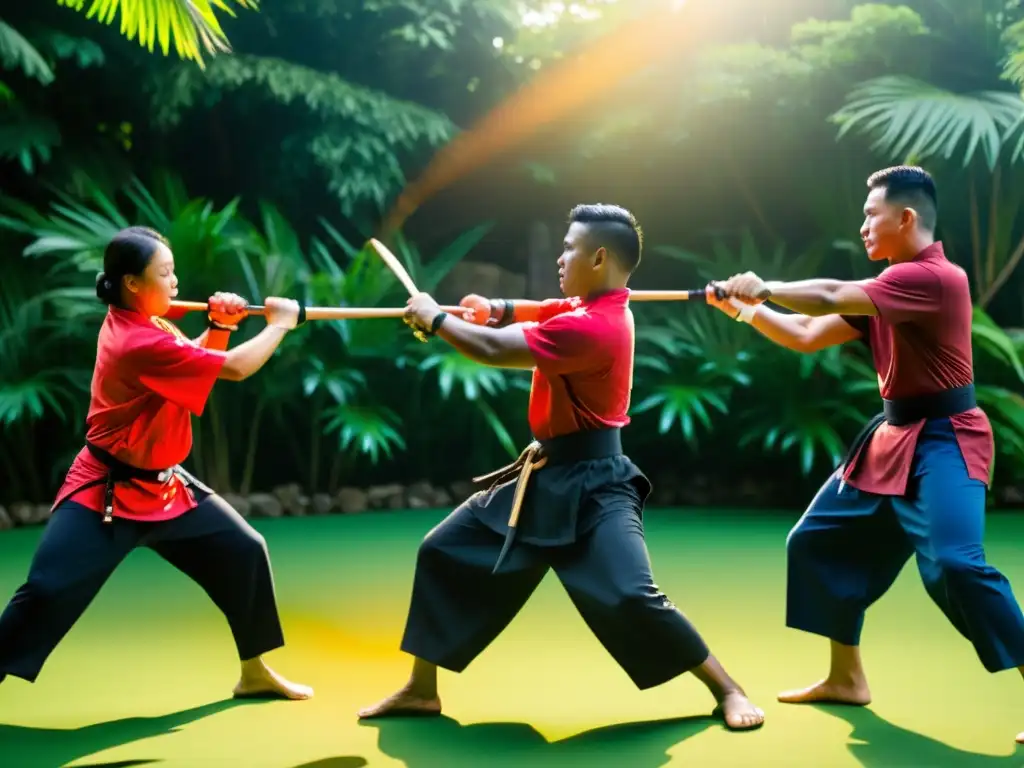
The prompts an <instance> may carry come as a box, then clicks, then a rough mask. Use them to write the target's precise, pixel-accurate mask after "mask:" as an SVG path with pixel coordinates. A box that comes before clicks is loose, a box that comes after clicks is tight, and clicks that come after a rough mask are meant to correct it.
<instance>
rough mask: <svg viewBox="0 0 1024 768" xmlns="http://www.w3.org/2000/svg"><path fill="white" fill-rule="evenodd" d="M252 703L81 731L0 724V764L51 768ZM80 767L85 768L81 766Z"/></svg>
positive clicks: (93, 767)
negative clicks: (0, 756) (1, 756)
mask: <svg viewBox="0 0 1024 768" xmlns="http://www.w3.org/2000/svg"><path fill="white" fill-rule="evenodd" d="M255 705H256V704H255V703H254V702H246V701H240V700H236V699H224V700H222V701H214V702H211V703H209V704H203V705H202V706H199V707H193V708H192V709H185V710H182V711H180V712H172V713H170V714H167V715H160V716H159V717H126V718H124V719H122V720H111V721H110V722H107V723H95V724H93V725H85V726H82V727H81V728H66V729H64V728H32V727H28V726H20V725H5V724H0V755H3V758H2V760H0V763H2V764H3V765H10V766H17V767H18V768H55V767H56V766H62V765H67V764H68V763H72V762H75V761H77V760H81V759H83V758H86V757H88V756H89V755H94V754H97V753H99V752H103V751H105V750H108V749H113V748H114V747H119V746H122V745H124V744H130V743H131V742H133V741H140V740H142V739H149V738H153V737H154V736H162V735H164V734H168V733H173V732H175V731H176V730H178V729H179V728H181V727H182V726H185V725H188V724H189V723H192V722H195V721H196V720H201V719H203V718H204V717H209V716H210V715H215V714H217V713H218V712H223V711H225V710H227V709H231V708H233V707H236V706H255ZM159 762H161V761H160V760H156V759H133V760H119V761H114V762H104V763H92V764H90V765H89V766H88V768H129V767H130V766H138V765H150V764H154V763H159ZM83 768H86V767H85V766H83Z"/></svg>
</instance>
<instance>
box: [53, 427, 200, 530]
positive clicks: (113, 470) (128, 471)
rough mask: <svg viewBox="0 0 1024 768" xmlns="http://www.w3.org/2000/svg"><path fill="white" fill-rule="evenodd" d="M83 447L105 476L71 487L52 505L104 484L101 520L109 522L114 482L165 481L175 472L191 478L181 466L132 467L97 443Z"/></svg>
mask: <svg viewBox="0 0 1024 768" xmlns="http://www.w3.org/2000/svg"><path fill="white" fill-rule="evenodd" d="M85 447H86V448H88V449H89V453H91V454H92V455H93V457H94V458H95V459H96V460H97V461H99V462H100V463H101V464H103V466H105V467H106V468H107V469H108V470H109V472H107V474H106V476H105V477H103V478H100V479H99V480H93V481H90V482H88V483H85V484H84V485H80V486H78V487H77V488H73V489H72V490H70V491H68V492H67V493H66V494H64V496H63V497H61V498H60V499H58V500H57V502H56V504H54V507H57V506H59V505H60V504H61V503H62V502H63V501H64V500H65V499H67V498H68V497H70V496H72V495H74V494H76V493H78V492H79V491H84V490H85V489H86V488H92V487H94V486H97V485H105V486H106V488H105V492H104V498H103V522H104V523H110V522H111V521H112V520H113V519H114V484H115V483H123V482H126V481H128V480H143V481H145V482H149V483H166V482H167V481H168V480H170V479H171V475H174V474H177V475H179V476H181V477H182V479H183V480H184V481H185V482H186V483H188V482H189V481H191V480H192V477H191V475H189V474H188V473H186V472H185V471H184V470H183V469H182V468H181V467H177V466H175V467H171V468H170V469H140V468H139V467H133V466H132V465H131V464H125V463H124V462H123V461H121V460H120V459H118V458H115V457H114V456H113V455H111V454H110V453H107V451H105V450H103V449H102V448H100V447H99V446H97V445H94V444H93V443H90V442H89V441H88V440H87V441H86V442H85Z"/></svg>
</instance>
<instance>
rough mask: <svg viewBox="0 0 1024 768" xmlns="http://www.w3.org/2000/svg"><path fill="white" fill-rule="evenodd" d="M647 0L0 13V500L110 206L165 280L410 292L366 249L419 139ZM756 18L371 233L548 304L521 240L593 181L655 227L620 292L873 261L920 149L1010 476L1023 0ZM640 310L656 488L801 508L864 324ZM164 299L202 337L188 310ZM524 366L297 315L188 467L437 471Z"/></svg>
mask: <svg viewBox="0 0 1024 768" xmlns="http://www.w3.org/2000/svg"><path fill="white" fill-rule="evenodd" d="M744 2H745V0H744ZM727 4H728V3H727V2H724V4H723V7H724V6H725V5H727ZM666 5H667V3H664V2H660V0H643V2H640V1H639V0H638V1H637V2H632V0H631V2H628V3H627V2H624V0H618V1H617V2H616V1H615V0H585V1H583V0H581V2H579V3H574V4H563V3H550V2H546V0H530V2H519V3H510V2H506V1H505V0H443V1H442V2H426V1H425V0H375V2H372V3H369V2H355V1H352V2H349V1H348V0H345V1H343V2H333V1H331V2H327V1H326V0H282V1H281V2H276V3H273V4H266V3H257V2H255V1H254V0H145V2H143V1H142V0H134V1H133V0H119V1H118V2H114V1H113V0H88V2H86V0H56V2H54V3H49V4H36V3H27V4H13V5H11V7H10V8H5V10H4V11H3V17H2V18H0V167H2V175H0V193H2V196H0V246H2V247H3V253H4V256H3V259H4V276H5V279H4V281H3V282H2V283H0V359H2V360H3V362H4V365H3V366H2V368H0V472H2V473H3V476H4V477H5V478H10V481H9V482H7V483H6V484H4V485H3V486H2V487H0V503H6V502H8V501H12V500H16V499H31V500H33V501H41V502H45V501H47V500H48V499H49V496H50V494H51V493H52V490H53V489H54V487H55V485H56V484H57V483H59V481H60V479H61V476H62V474H63V472H64V470H65V468H66V466H67V463H68V461H69V460H70V457H71V456H72V455H73V454H74V453H75V452H76V451H77V450H78V448H79V447H80V445H81V440H82V425H83V419H84V409H85V406H86V404H87V402H88V399H87V392H88V387H89V380H90V372H91V366H92V363H93V353H94V348H95V347H94V344H95V335H96V332H97V329H98V327H99V323H100V322H101V321H102V307H100V306H99V305H98V304H97V302H96V301H95V297H94V294H93V290H92V285H93V278H94V275H95V272H96V271H97V270H98V269H99V268H100V264H101V263H102V253H103V248H104V245H105V243H106V242H107V240H109V238H110V236H111V235H112V234H113V233H114V232H116V231H117V230H118V229H120V228H122V227H124V226H128V225H132V224H145V225H149V226H152V227H154V228H156V229H158V230H160V231H161V232H163V233H164V234H166V235H167V236H168V237H169V239H170V241H171V243H172V246H173V250H174V253H175V258H176V261H177V265H178V272H179V274H180V276H181V279H182V293H183V296H184V297H187V298H195V299H201V298H203V297H204V296H207V295H209V294H210V293H212V292H214V291H216V290H231V291H236V292H238V293H241V294H243V295H245V296H247V297H248V298H250V300H252V301H254V302H259V301H262V300H263V299H264V298H265V297H266V296H268V295H289V296H296V297H302V298H303V299H304V300H306V301H307V302H310V303H313V304H322V305H340V306H400V305H401V304H402V303H404V301H405V294H404V292H403V289H402V287H401V286H400V285H399V284H398V283H397V281H396V280H394V278H393V277H392V276H391V274H390V272H388V271H387V269H386V268H385V267H383V265H382V264H381V263H380V261H379V259H377V258H376V257H374V256H373V254H372V253H371V252H370V251H369V250H367V249H364V248H363V243H365V242H366V240H367V239H368V238H369V237H370V236H374V235H375V234H377V233H378V227H379V225H380V222H381V221H382V220H384V219H385V218H386V216H387V214H388V213H389V212H391V207H392V206H393V205H394V204H395V200H396V198H397V197H398V195H399V193H400V192H401V191H402V190H403V189H404V188H405V187H406V186H407V185H408V184H409V183H410V181H412V180H414V179H415V177H416V176H418V174H420V173H421V172H422V171H423V169H424V168H425V167H426V165H427V163H428V162H429V161H430V159H431V157H432V156H433V155H434V153H436V152H437V151H438V150H439V149H441V148H443V147H445V146H449V145H450V143H451V142H452V140H453V139H454V138H456V137H457V136H458V135H459V134H460V133H461V132H463V131H465V130H466V129H469V128H471V127H472V126H473V125H474V124H476V123H477V121H479V120H480V119H481V118H482V117H483V116H484V115H485V114H487V113H488V111H489V110H491V109H492V108H494V107H495V106H497V105H499V104H501V103H502V101H503V100H504V99H505V98H506V97H508V96H509V95H510V94H512V93H514V92H515V91H516V89H517V88H519V87H520V86H522V85H524V84H526V83H529V82H532V81H534V80H536V79H538V78H543V77H545V76H546V73H547V72H548V71H549V70H552V69H555V68H557V67H559V66H560V64H561V63H563V62H564V61H566V60H567V59H570V58H572V57H573V56H574V55H575V53H576V52H578V51H580V50H582V48H583V47H584V46H592V47H591V48H590V50H596V51H600V50H614V49H615V46H616V44H617V43H616V41H617V38H616V37H615V34H616V32H617V31H618V30H620V29H621V28H622V25H623V24H624V23H625V22H627V21H629V20H630V19H632V18H633V17H635V16H637V15H639V14H644V13H661V12H665V9H664V6H666ZM749 5H750V4H749V3H747V6H749ZM766 7H767V6H766ZM759 14H760V11H758V12H756V13H742V14H737V13H726V14H723V15H722V16H721V18H720V19H718V20H717V21H716V25H717V26H716V28H715V29H714V30H713V33H712V34H710V35H709V37H708V40H709V41H708V42H705V43H704V44H702V45H700V46H698V47H696V48H694V49H693V50H682V51H679V52H678V55H674V56H673V57H672V58H671V59H668V60H662V62H661V63H659V64H657V65H654V64H652V65H651V66H649V67H647V68H645V69H642V70H641V71H639V72H638V73H637V74H636V75H634V76H632V77H631V78H629V79H627V80H626V82H624V83H621V84H611V83H610V84H609V85H608V86H607V87H606V88H604V89H598V90H601V97H600V101H599V102H588V103H585V104H584V103H581V104H580V105H579V106H578V108H576V111H575V112H574V114H573V115H571V116H570V118H569V119H565V120H562V121H561V122H560V123H557V124H551V125H550V126H548V127H547V128H544V129H541V130H540V131H538V132H535V133H533V134H532V135H529V136H524V137H522V138H521V139H520V140H519V141H518V143H515V144H512V145H509V146H508V147H506V148H505V150H506V151H505V153H504V154H503V155H502V156H500V157H497V158H496V159H493V160H491V161H490V162H489V164H488V165H487V166H486V167H477V166H473V167H469V164H467V166H466V167H465V168H463V169H462V172H463V175H462V176H461V177H460V178H459V179H458V180H457V183H455V184H453V185H451V187H450V188H449V190H447V191H446V192H445V193H444V194H441V195H438V196H436V197H435V198H434V199H431V200H428V201H426V204H425V206H424V208H423V209H422V210H418V211H415V212H414V213H413V215H412V216H411V217H410V218H408V220H407V222H406V224H405V228H404V229H403V230H402V231H399V232H397V233H393V234H391V235H389V238H390V239H389V242H390V244H391V246H392V248H393V250H394V251H395V252H396V253H397V254H398V255H399V257H400V258H401V259H402V260H403V261H404V262H405V264H406V266H407V268H408V269H409V272H410V274H411V275H412V276H413V279H414V281H415V282H416V283H417V285H418V286H420V287H421V288H422V289H424V290H428V291H432V292H435V293H436V294H437V295H438V296H439V298H442V299H443V300H444V301H446V302H449V301H456V300H457V299H458V298H459V295H460V293H464V292H466V291H467V290H477V286H476V285H475V284H473V285H468V284H467V278H466V275H468V274H475V275H477V276H478V278H477V279H478V280H479V279H482V278H480V277H479V276H480V275H492V276H496V277H494V279H493V280H492V284H493V285H495V286H496V285H498V284H502V285H504V283H501V281H502V280H505V279H506V277H501V276H502V275H505V276H507V275H509V274H513V275H516V274H518V275H519V276H520V277H522V276H524V275H525V276H526V277H527V278H528V281H527V283H528V285H529V286H530V288H529V289H528V290H527V293H528V294H529V297H530V298H542V297H544V296H545V295H548V294H549V293H550V292H552V291H553V290H554V288H555V286H554V285H551V284H550V283H545V282H544V277H543V275H544V274H546V272H545V267H546V266H549V265H547V264H545V263H546V262H550V261H551V260H552V259H553V258H554V254H553V253H547V252H540V251H538V246H537V245H536V243H535V242H534V241H535V239H536V238H535V234H536V232H538V231H541V232H544V231H546V232H548V233H549V234H550V237H551V238H554V242H557V239H558V238H560V237H561V232H560V231H559V230H560V228H561V227H563V226H564V223H563V218H562V217H563V212H564V210H565V209H566V208H567V207H569V205H571V204H572V203H575V202H578V201H579V200H596V199H614V200H616V201H619V202H622V203H623V204H625V205H628V206H630V207H632V208H634V210H636V211H637V212H638V213H639V214H640V217H641V220H642V222H643V224H644V228H645V230H646V233H647V243H648V245H647V249H646V251H645V257H644V263H643V265H642V267H641V269H640V270H639V271H638V273H637V275H636V278H635V287H638V288H645V287H665V286H669V285H673V286H686V287H692V286H696V285H703V284H704V283H705V282H706V281H707V280H709V279H713V278H717V277H722V276H727V275H729V274H732V273H734V272H738V271H742V270H748V269H749V270H753V271H756V272H758V273H759V274H763V275H765V276H766V277H770V278H774V279H786V278H796V279H799V278H804V277H811V276H817V275H827V276H834V277H846V278H854V277H856V278H861V277H867V276H869V275H871V274H873V269H874V268H873V267H872V265H870V264H869V263H868V262H867V261H866V259H864V258H863V253H862V250H861V249H860V244H859V242H858V239H857V227H858V226H859V221H860V218H861V213H860V208H861V205H862V201H863V192H864V186H863V183H864V182H863V180H864V178H865V177H866V175H867V174H868V173H870V172H871V171H872V170H875V169H876V168H877V167H879V166H880V165H883V164H894V163H901V162H920V163H924V164H926V165H927V166H928V167H929V168H930V169H931V170H932V171H933V172H934V174H935V175H936V178H937V180H938V183H939V189H940V194H941V201H940V232H939V234H940V236H941V238H942V239H943V242H944V244H945V247H946V251H947V253H948V254H949V255H950V256H951V258H953V259H954V260H955V261H957V262H958V263H959V264H960V265H961V266H963V268H964V269H965V270H966V271H967V273H968V275H969V277H970V280H971V285H972V290H973V293H974V299H975V304H976V312H975V319H974V323H973V337H974V352H975V367H976V375H977V384H978V393H979V398H980V400H981V402H982V404H983V405H984V407H985V409H986V411H987V413H988V414H989V417H990V418H991V420H992V423H993V428H994V432H995V436H996V446H997V461H996V475H995V488H996V489H997V490H999V489H1006V488H1010V487H1012V486H1014V485H1016V486H1017V487H1021V485H1022V484H1024V397H1022V393H1024V364H1022V359H1024V330H1021V329H1022V328H1024V301H1022V300H1021V296H1024V267H1022V266H1021V262H1022V261H1024V219H1022V218H1021V215H1020V213H1019V210H1018V209H1019V207H1020V206H1019V205H1018V203H1019V202H1020V201H1019V199H1018V198H1019V195H1020V194H1021V193H1020V190H1021V189H1022V188H1024V185H1022V183H1021V182H1022V181H1024V178H1022V177H1021V171H1022V160H1024V99H1022V97H1021V88H1022V87H1024V10H1022V8H1021V7H1020V3H1018V2H1008V1H1007V0H977V1H976V2H972V3H965V2H962V0H956V1H954V0H905V2H885V3H857V2H854V1H853V0H803V2H801V3H789V4H783V5H781V6H780V5H779V4H772V5H771V11H770V12H765V13H763V14H760V15H759ZM754 17H757V20H756V24H755V23H750V22H751V21H752V20H753V19H754ZM666 18H669V17H666ZM609 55H611V54H609ZM540 106H543V105H538V107H540ZM541 122H543V121H541ZM524 169H525V170H526V173H524V172H523V171H524ZM548 248H549V249H551V250H554V249H553V248H551V247H550V246H548ZM467 261H471V262H472V263H473V269H472V270H470V269H468V266H467V264H466V262H467ZM538 264H539V265H540V266H538ZM488 270H490V271H488ZM548 273H549V271H548ZM538 274H539V275H540V277H538V276H537V275H538ZM519 284H520V285H521V284H522V282H520V283H519ZM479 290H483V289H479ZM495 290H499V289H498V288H495ZM517 290H521V289H517ZM634 313H635V315H636V319H637V345H636V355H637V357H636V370H635V384H634V391H633V407H632V412H631V415H632V418H633V423H634V426H633V428H632V429H631V430H630V437H629V450H630V452H631V453H632V454H633V455H634V457H635V458H636V460H637V461H638V462H639V463H641V464H642V465H643V466H644V467H645V468H646V469H647V470H648V471H649V473H650V474H651V475H652V477H653V478H654V479H655V486H656V488H665V487H669V488H671V487H672V486H673V484H675V486H677V487H678V486H681V485H682V486H685V485H690V486H694V487H696V486H700V487H705V488H707V487H711V488H718V489H720V492H719V494H718V498H733V497H734V495H735V494H736V493H739V492H740V490H741V489H746V491H744V492H749V493H750V494H751V497H752V498H756V499H758V503H760V504H762V505H764V506H774V505H776V504H800V503H803V502H805V501H806V498H807V494H808V493H810V492H812V491H813V489H814V487H815V486H816V485H817V484H818V483H819V482H820V480H821V478H822V477H823V476H824V475H825V474H826V473H827V472H828V471H829V470H830V469H831V468H832V467H834V466H835V464H836V463H837V462H838V461H839V459H840V458H841V456H842V454H843V452H844V450H845V447H846V445H847V442H848V441H849V440H850V438H851V437H852V436H853V434H855V432H856V431H857V429H858V428H859V426H860V424H861V423H862V422H863V421H864V420H865V419H866V418H868V417H869V416H870V415H871V414H872V413H873V412H874V411H875V410H876V409H877V408H878V394H877V382H876V377H875V374H874V372H873V371H872V369H871V365H870V360H869V358H868V355H867V354H866V350H865V349H864V348H863V346H862V345H858V344H852V345H847V346H844V347H842V348H836V349H829V350H824V351H822V352H819V353H816V354H813V355H803V356H801V355H797V354H794V353H790V352H788V351H786V350H783V349H781V348H779V347H777V346H775V345H773V344H771V343H769V342H767V341H766V340H765V339H763V338H761V337H760V336H758V335H757V334H756V333H754V332H752V331H751V329H750V328H748V327H746V326H744V325H741V324H737V323H734V322H730V321H729V320H727V319H726V318H725V317H724V316H723V315H721V314H720V313H717V312H709V311H706V310H703V309H701V308H700V307H693V306H673V305H668V304H661V305H656V304H642V305H639V304H638V305H636V306H635V307H634ZM179 322H180V324H181V325H182V327H183V328H185V329H186V330H187V331H188V332H190V333H192V334H193V335H198V334H199V332H200V331H201V329H202V322H201V318H200V317H198V316H195V315H187V316H185V317H183V318H181V319H180V321H179ZM260 322H261V321H260V320H259V319H256V318H254V319H251V320H249V321H247V322H246V323H244V324H243V327H242V330H241V331H240V332H239V333H238V334H236V336H238V337H239V338H238V339H236V340H235V341H234V343H237V342H238V341H240V340H242V339H244V338H246V337H248V336H250V335H251V334H253V333H255V332H256V331H257V329H258V328H259V325H260ZM528 391H529V373H528V372H522V371H502V370H497V369H489V368H485V367H482V366H480V365H477V364H474V363H471V362H469V361H467V360H466V359H465V358H463V357H462V356H460V355H459V354H458V353H457V352H455V351H454V350H452V349H450V348H448V347H445V346H443V345H439V344H437V343H431V344H421V343H419V342H417V341H415V340H414V339H413V338H412V337H411V336H410V335H409V334H408V332H407V329H406V328H405V327H404V326H403V325H402V324H401V323H400V322H398V321H396V320H368V321H338V322H317V323H310V324H309V325H308V326H307V327H306V328H304V329H302V330H301V331H299V332H296V333H294V334H291V335H290V336H289V337H288V339H287V340H286V342H285V343H284V344H283V346H282V348H281V350H280V352H279V353H278V355H277V356H276V357H275V359H274V360H273V361H271V363H270V364H269V365H268V366H267V368H266V370H265V371H264V372H262V373H261V374H260V375H258V376H255V377H252V378H251V379H249V380H247V381H245V382H241V383H239V384H230V385H229V384H223V385H218V387H217V388H216V389H215V391H214V394H213V396H212V399H211V402H210V404H209V406H208V408H207V411H206V413H205V414H204V416H203V417H202V418H201V419H198V420H197V421H196V423H195V433H196V441H195V448H194V452H193V455H192V458H191V459H190V461H191V462H192V463H193V465H194V467H193V468H194V469H195V470H196V471H197V472H198V473H200V474H201V475H203V476H204V477H205V478H206V479H207V480H208V481H209V482H211V483H213V484H214V485H216V486H217V487H218V488H220V489H222V490H224V491H229V490H230V491H235V492H238V493H243V494H244V493H250V492H255V491H260V490H266V489H268V488H270V487H273V486H275V485H280V484H283V483H289V482H296V483H298V484H299V485H301V486H302V488H303V489H304V491H305V492H306V493H316V492H320V493H331V494H333V493H335V492H337V491H338V490H339V489H340V488H342V487H343V486H348V485H358V486H367V485H370V484H386V483H390V482H409V481H411V480H414V479H421V478H423V479H428V480H430V481H431V482H436V483H452V482H455V481H458V480H464V479H466V478H468V477H470V476H472V475H474V474H478V473H480V472H483V471H486V470H489V469H491V468H493V467H494V466H495V465H496V464H497V463H498V462H504V461H506V460H507V459H508V458H509V457H510V456H513V455H515V454H516V453H518V450H519V449H520V448H521V446H522V445H523V444H524V443H525V441H527V440H528V439H529V430H528V427H527V424H526V419H525V414H526V408H527V402H528ZM751 488H753V491H751ZM713 495H714V494H713ZM669 496H671V494H669ZM995 496H996V497H999V498H1001V497H1000V496H999V494H995ZM663 498H668V497H663ZM668 500H671V499H668Z"/></svg>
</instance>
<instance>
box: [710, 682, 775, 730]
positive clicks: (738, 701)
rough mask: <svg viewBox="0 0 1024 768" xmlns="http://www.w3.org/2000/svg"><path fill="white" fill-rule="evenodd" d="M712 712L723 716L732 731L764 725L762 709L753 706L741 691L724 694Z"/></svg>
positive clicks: (716, 715)
mask: <svg viewBox="0 0 1024 768" xmlns="http://www.w3.org/2000/svg"><path fill="white" fill-rule="evenodd" d="M713 714H714V716H715V717H721V718H723V719H724V720H725V724H726V726H728V727H729V728H730V729H732V730H734V731H747V730H750V729H751V728H760V727H761V726H762V725H764V710H762V709H761V708H760V707H755V706H754V705H753V703H752V702H751V701H750V699H748V698H747V695H746V694H745V693H743V691H731V692H730V693H727V694H725V696H723V697H722V700H721V701H719V702H718V706H717V707H715V711H714V713H713Z"/></svg>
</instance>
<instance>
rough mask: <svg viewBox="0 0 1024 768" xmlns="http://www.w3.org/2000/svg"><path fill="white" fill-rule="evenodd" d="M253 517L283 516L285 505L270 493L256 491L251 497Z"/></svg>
mask: <svg viewBox="0 0 1024 768" xmlns="http://www.w3.org/2000/svg"><path fill="white" fill-rule="evenodd" d="M249 503H250V504H251V505H252V516H253V517H283V516H284V507H283V506H282V505H281V502H280V501H279V500H278V499H277V497H275V496H272V495H271V494H269V493H254V494H252V495H251V496H250V497H249Z"/></svg>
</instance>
